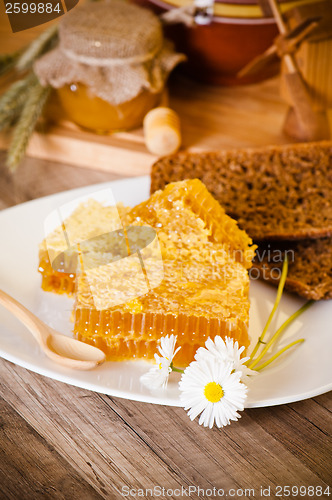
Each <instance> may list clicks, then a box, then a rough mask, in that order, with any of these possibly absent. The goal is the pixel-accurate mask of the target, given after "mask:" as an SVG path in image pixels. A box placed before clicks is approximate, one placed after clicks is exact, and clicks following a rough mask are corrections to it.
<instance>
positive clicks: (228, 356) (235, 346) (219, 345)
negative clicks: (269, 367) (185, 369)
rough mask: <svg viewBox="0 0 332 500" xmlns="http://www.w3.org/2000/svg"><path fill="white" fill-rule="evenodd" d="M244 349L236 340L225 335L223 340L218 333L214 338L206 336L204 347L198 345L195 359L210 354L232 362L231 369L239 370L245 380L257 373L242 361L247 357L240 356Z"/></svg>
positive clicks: (223, 360) (246, 359)
mask: <svg viewBox="0 0 332 500" xmlns="http://www.w3.org/2000/svg"><path fill="white" fill-rule="evenodd" d="M243 351H244V346H241V347H239V343H238V341H236V342H234V340H233V339H231V338H229V337H226V338H225V340H224V339H222V338H221V337H220V336H219V335H216V336H215V337H214V340H212V339H210V338H208V339H207V341H206V342H205V347H200V348H199V349H198V350H197V352H196V354H195V359H196V360H197V361H199V360H200V359H202V358H204V357H206V356H208V357H209V356H210V357H211V356H212V357H215V358H217V359H220V360H221V361H222V362H229V363H232V366H233V370H235V371H236V372H241V373H242V375H241V380H242V381H244V380H245V381H247V380H248V379H249V377H250V376H252V375H257V372H256V371H255V370H250V369H249V368H248V367H247V366H246V365H245V364H244V363H245V362H246V361H248V359H249V357H245V358H241V354H242V353H243Z"/></svg>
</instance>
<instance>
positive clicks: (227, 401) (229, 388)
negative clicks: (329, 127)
mask: <svg viewBox="0 0 332 500" xmlns="http://www.w3.org/2000/svg"><path fill="white" fill-rule="evenodd" d="M232 371H233V365H232V363H230V362H226V363H225V362H222V361H221V360H220V359H217V358H214V357H208V356H206V357H200V359H199V360H198V361H193V362H192V363H191V364H190V365H189V366H188V367H187V368H186V369H185V371H184V373H183V375H182V377H181V380H180V383H179V389H180V391H181V394H180V400H181V402H182V403H183V406H184V409H185V410H189V411H188V415H189V417H190V419H191V420H194V419H195V418H196V417H197V416H198V415H199V414H201V416H200V418H199V424H200V425H202V424H203V425H204V427H210V429H211V428H212V427H213V424H214V423H215V424H216V425H217V427H223V426H224V425H228V424H229V423H230V421H231V420H235V421H236V420H238V419H239V418H240V416H241V415H239V413H238V411H242V410H243V409H244V401H245V399H246V396H247V387H246V386H245V385H244V384H243V383H242V382H241V381H240V377H241V372H233V373H232Z"/></svg>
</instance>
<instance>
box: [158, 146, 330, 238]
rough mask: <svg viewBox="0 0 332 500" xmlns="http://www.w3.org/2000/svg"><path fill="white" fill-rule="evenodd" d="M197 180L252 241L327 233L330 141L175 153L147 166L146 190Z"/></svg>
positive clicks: (315, 236)
mask: <svg viewBox="0 0 332 500" xmlns="http://www.w3.org/2000/svg"><path fill="white" fill-rule="evenodd" d="M188 178H199V179H200V180H202V181H203V182H204V184H205V185H206V187H207V188H208V189H209V191H210V192H211V193H212V194H213V196H214V197H215V198H216V199H217V200H218V201H219V203H220V204H221V205H222V206H223V207H224V208H225V210H226V212H227V213H228V214H229V215H230V216H231V217H233V218H235V219H236V220H237V221H238V223H239V226H240V227H241V228H242V229H244V230H245V231H247V232H248V234H249V235H250V236H251V237H252V238H253V239H254V240H260V241H263V240H301V239H306V238H312V239H316V238H323V237H328V236H332V142H331V141H320V142H316V143H305V144H291V145H285V146H269V147H263V148H255V149H239V150H233V151H214V152H202V153H185V152H182V153H178V154H175V155H172V156H168V157H164V158H161V159H160V160H158V161H157V162H156V163H155V164H154V165H153V166H152V172H151V192H152V193H153V192H154V191H156V190H157V189H162V188H164V187H165V185H166V184H168V183H169V182H174V181H178V180H183V179H188Z"/></svg>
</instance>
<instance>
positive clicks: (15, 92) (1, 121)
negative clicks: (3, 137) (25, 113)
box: [0, 73, 35, 130]
mask: <svg viewBox="0 0 332 500" xmlns="http://www.w3.org/2000/svg"><path fill="white" fill-rule="evenodd" d="M34 81H35V76H34V75H33V74H32V73H31V74H30V75H28V76H27V77H26V78H24V79H23V80H19V81H17V82H15V83H13V85H11V86H10V87H9V89H8V90H7V91H6V92H5V93H4V94H3V95H2V96H1V97H0V130H3V129H4V128H6V127H10V126H11V125H12V124H13V122H14V121H15V120H16V119H17V118H18V116H19V115H20V113H21V111H22V108H23V104H24V102H25V100H26V96H27V93H28V91H29V87H30V86H31V85H32V84H33V83H34Z"/></svg>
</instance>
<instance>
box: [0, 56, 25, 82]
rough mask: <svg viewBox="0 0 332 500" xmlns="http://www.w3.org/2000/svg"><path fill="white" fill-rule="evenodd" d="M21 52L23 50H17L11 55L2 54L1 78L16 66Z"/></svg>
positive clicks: (0, 57) (0, 58) (0, 61)
mask: <svg viewBox="0 0 332 500" xmlns="http://www.w3.org/2000/svg"><path fill="white" fill-rule="evenodd" d="M21 52H22V50H16V51H15V52H11V53H10V54H0V76H1V75H4V74H5V73H7V71H9V70H11V69H12V68H13V67H14V66H15V64H16V61H17V59H18V58H19V56H20V54H21Z"/></svg>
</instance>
